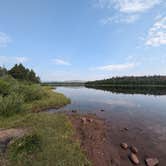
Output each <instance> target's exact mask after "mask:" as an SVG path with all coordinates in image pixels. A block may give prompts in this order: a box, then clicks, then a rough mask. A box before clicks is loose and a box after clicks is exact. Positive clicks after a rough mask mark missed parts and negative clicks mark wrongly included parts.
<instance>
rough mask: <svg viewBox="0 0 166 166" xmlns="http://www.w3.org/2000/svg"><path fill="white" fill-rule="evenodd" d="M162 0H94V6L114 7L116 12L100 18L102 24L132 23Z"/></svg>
mask: <svg viewBox="0 0 166 166" xmlns="http://www.w3.org/2000/svg"><path fill="white" fill-rule="evenodd" d="M162 1H163V0H96V4H97V5H96V6H98V7H100V8H107V9H112V8H114V9H115V10H116V11H117V12H118V13H117V14H115V15H114V16H111V17H107V18H105V19H103V20H102V23H103V24H107V23H111V22H115V23H121V22H122V23H133V22H135V21H136V20H138V19H139V17H140V15H141V14H142V13H143V12H146V11H148V10H150V9H152V8H153V7H155V6H156V5H158V4H160V3H162Z"/></svg>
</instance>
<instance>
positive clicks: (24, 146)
mask: <svg viewBox="0 0 166 166" xmlns="http://www.w3.org/2000/svg"><path fill="white" fill-rule="evenodd" d="M40 144H41V141H40V139H39V137H38V136H37V135H36V134H30V135H27V136H24V137H23V138H20V139H18V140H16V141H15V142H14V143H13V144H12V145H11V147H10V152H11V155H12V157H14V158H15V157H17V155H20V154H22V153H26V154H32V153H34V152H36V151H38V150H39V149H40Z"/></svg>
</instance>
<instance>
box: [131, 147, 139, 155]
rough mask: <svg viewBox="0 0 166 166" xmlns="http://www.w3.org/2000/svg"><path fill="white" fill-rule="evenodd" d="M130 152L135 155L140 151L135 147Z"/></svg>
mask: <svg viewBox="0 0 166 166" xmlns="http://www.w3.org/2000/svg"><path fill="white" fill-rule="evenodd" d="M130 150H131V152H133V153H135V154H136V153H138V149H137V148H136V147H135V146H131V147H130Z"/></svg>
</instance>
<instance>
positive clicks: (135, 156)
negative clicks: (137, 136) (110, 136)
mask: <svg viewBox="0 0 166 166" xmlns="http://www.w3.org/2000/svg"><path fill="white" fill-rule="evenodd" d="M129 158H130V160H131V161H132V163H133V164H135V165H138V164H139V159H138V156H137V155H136V154H134V153H131V154H130V156H129Z"/></svg>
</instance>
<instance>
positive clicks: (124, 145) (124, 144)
mask: <svg viewBox="0 0 166 166" xmlns="http://www.w3.org/2000/svg"><path fill="white" fill-rule="evenodd" d="M120 146H121V148H123V149H125V150H126V149H127V148H128V145H127V144H126V143H121V144H120Z"/></svg>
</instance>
